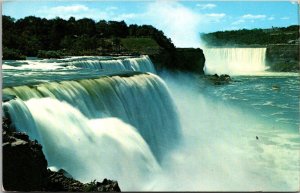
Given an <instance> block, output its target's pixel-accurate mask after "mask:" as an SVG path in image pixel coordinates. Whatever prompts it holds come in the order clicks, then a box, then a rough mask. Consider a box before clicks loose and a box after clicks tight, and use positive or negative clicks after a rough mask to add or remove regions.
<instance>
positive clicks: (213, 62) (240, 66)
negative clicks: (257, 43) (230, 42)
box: [204, 48, 266, 75]
mask: <svg viewBox="0 0 300 193" xmlns="http://www.w3.org/2000/svg"><path fill="white" fill-rule="evenodd" d="M204 54H205V56H206V57H205V58H206V65H205V69H204V70H205V73H207V74H215V73H217V74H230V75H236V74H252V73H255V72H263V71H265V70H266V66H265V58H266V48H206V49H204Z"/></svg>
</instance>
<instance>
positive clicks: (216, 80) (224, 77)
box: [206, 74, 232, 85]
mask: <svg viewBox="0 0 300 193" xmlns="http://www.w3.org/2000/svg"><path fill="white" fill-rule="evenodd" d="M206 79H207V80H209V81H210V82H211V83H213V84H214V85H224V84H229V83H230V82H231V81H232V79H231V77H230V76H229V75H228V74H221V75H220V76H219V75H218V74H214V75H206Z"/></svg>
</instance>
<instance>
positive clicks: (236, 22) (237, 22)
mask: <svg viewBox="0 0 300 193" xmlns="http://www.w3.org/2000/svg"><path fill="white" fill-rule="evenodd" d="M241 23H245V20H244V19H239V20H237V21H234V22H232V23H231V25H239V24H241Z"/></svg>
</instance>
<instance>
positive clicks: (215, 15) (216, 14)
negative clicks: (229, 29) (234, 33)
mask: <svg viewBox="0 0 300 193" xmlns="http://www.w3.org/2000/svg"><path fill="white" fill-rule="evenodd" d="M205 15H206V16H209V17H213V18H223V17H225V16H226V14H225V13H208V14H205Z"/></svg>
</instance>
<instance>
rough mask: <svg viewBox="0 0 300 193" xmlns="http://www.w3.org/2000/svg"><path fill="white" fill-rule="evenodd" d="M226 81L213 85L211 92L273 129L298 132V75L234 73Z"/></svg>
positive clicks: (299, 80) (299, 79) (299, 88)
mask: <svg viewBox="0 0 300 193" xmlns="http://www.w3.org/2000/svg"><path fill="white" fill-rule="evenodd" d="M232 78H233V80H234V81H233V82H231V83H230V84H229V85H223V86H216V87H215V88H214V90H212V91H211V93H210V94H213V95H216V96H217V97H219V98H221V99H222V100H223V101H224V102H227V103H230V104H232V105H236V106H240V107H241V108H243V109H244V111H249V112H251V113H253V114H255V115H257V117H259V118H260V119H262V120H265V121H267V122H269V123H270V124H271V125H272V129H273V130H274V129H279V130H280V129H282V128H284V129H286V130H288V132H294V133H297V132H299V93H300V87H299V85H300V77H299V76H297V74H281V75H280V74H278V75H276V73H274V74H273V75H272V74H271V75H268V76H235V77H232Z"/></svg>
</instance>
